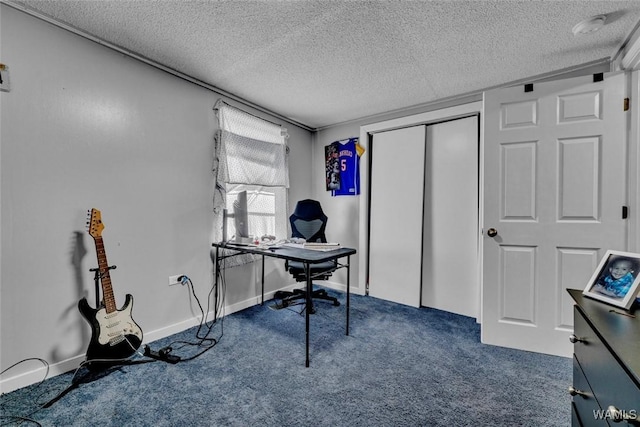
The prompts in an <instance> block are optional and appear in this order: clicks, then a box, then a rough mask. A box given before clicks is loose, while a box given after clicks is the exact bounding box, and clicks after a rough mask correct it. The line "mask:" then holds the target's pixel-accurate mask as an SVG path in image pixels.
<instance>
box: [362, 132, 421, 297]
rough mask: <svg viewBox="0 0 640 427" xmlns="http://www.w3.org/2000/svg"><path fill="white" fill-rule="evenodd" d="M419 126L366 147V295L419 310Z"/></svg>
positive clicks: (379, 137) (386, 135)
mask: <svg viewBox="0 0 640 427" xmlns="http://www.w3.org/2000/svg"><path fill="white" fill-rule="evenodd" d="M424 150H425V126H414V127H408V128H404V129H398V130H392V131H388V132H381V133H377V134H375V135H374V136H373V141H372V143H371V150H370V151H371V169H370V176H371V178H370V179H371V193H370V199H371V205H370V211H369V212H370V235H369V295H371V296H373V297H377V298H382V299H386V300H389V301H394V302H397V303H400V304H406V305H411V306H413V307H419V306H420V276H421V273H422V267H421V265H422V219H423V193H424V153H425V151H424Z"/></svg>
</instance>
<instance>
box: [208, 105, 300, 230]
mask: <svg viewBox="0 0 640 427" xmlns="http://www.w3.org/2000/svg"><path fill="white" fill-rule="evenodd" d="M215 110H216V111H217V115H218V121H219V124H220V131H219V132H218V134H217V135H216V155H215V158H214V174H215V177H216V191H215V194H214V212H215V213H216V215H215V218H216V226H215V227H214V236H213V238H214V241H220V240H221V239H222V209H225V208H226V209H227V210H228V212H230V213H231V212H233V202H234V201H235V200H236V197H237V194H238V193H239V192H241V191H247V207H248V211H249V218H248V219H249V234H250V235H252V236H257V237H261V236H264V235H270V236H275V237H276V238H278V239H284V238H286V236H287V217H288V211H287V188H288V187H289V168H288V162H287V146H286V139H287V137H288V135H287V133H286V129H283V128H282V127H281V126H280V125H277V124H274V123H271V122H268V121H266V120H263V119H261V118H258V117H255V116H253V115H251V114H249V113H247V112H245V111H242V110H239V109H237V108H235V107H232V106H230V105H228V104H226V103H224V102H223V101H218V102H217V103H216V107H215ZM227 227H228V228H227V236H228V237H231V236H233V235H234V234H235V227H234V224H233V221H228V222H227Z"/></svg>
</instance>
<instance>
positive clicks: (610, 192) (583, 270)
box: [482, 74, 627, 356]
mask: <svg viewBox="0 0 640 427" xmlns="http://www.w3.org/2000/svg"><path fill="white" fill-rule="evenodd" d="M624 97H625V76H624V75H623V74H617V75H610V76H605V79H604V81H600V82H594V78H593V77H592V76H585V77H577V78H572V79H566V80H559V81H554V82H547V83H540V84H535V85H534V86H533V91H531V92H525V91H524V90H523V86H518V87H512V88H506V89H497V90H493V91H489V92H487V93H485V101H484V102H485V114H484V120H485V123H484V129H485V138H484V141H485V154H484V173H485V175H484V227H483V228H484V236H483V242H484V248H483V257H484V259H483V273H484V274H483V295H482V310H483V311H482V342H484V343H487V344H495V345H501V346H506V347H513V348H518V349H523V350H529V351H536V352H542V353H548V354H556V355H564V356H570V355H571V353H572V345H571V344H570V342H569V340H568V337H569V334H570V331H571V330H572V328H573V320H572V319H573V317H572V301H571V300H570V297H569V296H568V294H567V292H566V289H567V288H576V289H583V288H584V287H585V286H586V284H587V282H588V280H589V278H590V277H591V274H592V273H593V271H594V269H595V268H596V266H597V263H598V261H599V260H600V258H601V256H602V255H603V254H604V251H606V250H607V249H617V250H626V238H625V237H626V221H625V220H623V219H622V215H621V211H622V206H623V205H626V182H627V177H626V175H625V171H626V165H627V160H626V159H627V156H626V154H627V144H626V141H627V138H626V129H627V126H626V114H627V113H625V112H624V111H623V100H624ZM490 228H493V229H495V230H496V231H497V235H494V236H493V237H491V236H489V235H488V234H487V232H488V230H489V229H490ZM492 234H493V233H492Z"/></svg>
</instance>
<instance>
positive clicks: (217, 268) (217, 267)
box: [213, 246, 220, 322]
mask: <svg viewBox="0 0 640 427" xmlns="http://www.w3.org/2000/svg"><path fill="white" fill-rule="evenodd" d="M213 275H214V276H215V279H214V284H213V288H214V292H213V321H214V322H215V321H217V320H218V275H220V248H218V247H217V246H216V261H215V267H214V271H213Z"/></svg>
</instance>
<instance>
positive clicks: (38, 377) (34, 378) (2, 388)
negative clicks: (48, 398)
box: [0, 281, 364, 394]
mask: <svg viewBox="0 0 640 427" xmlns="http://www.w3.org/2000/svg"><path fill="white" fill-rule="evenodd" d="M316 283H318V284H320V285H322V286H324V287H327V288H329V289H334V290H337V291H340V292H346V291H347V286H346V285H343V284H340V283H336V282H331V281H318V282H316ZM300 286H302V284H301V283H297V284H293V285H289V286H287V287H284V288H282V289H281V290H283V291H289V290H291V289H294V288H297V287H300ZM350 291H351V293H353V294H357V295H364V293H360V289H358V288H355V289H353V288H352V289H350ZM274 294H275V291H272V292H267V293H265V295H264V300H265V301H268V300H270V299H273V295H274ZM260 302H261V297H260V295H258V296H256V297H252V298H249V299H246V300H244V301H240V302H237V303H234V304H231V305H225V307H224V311H223V313H222V315H224V316H227V315H229V314H233V313H236V312H238V311H242V310H244V309H246V308H249V307H253V306H254V305H257V304H260ZM208 318H209V319H213V312H209V315H208ZM199 324H200V318H199V317H193V318H190V319H186V320H183V321H181V322H178V323H174V324H172V325H169V326H166V327H164V328H160V329H156V330H154V331H151V332H144V343H143V345H142V346H141V349H140V351H142V348H144V344H146V343H150V342H153V341H157V340H159V339H162V338H166V337H168V336H171V335H174V334H177V333H179V332H182V331H184V330H186V329H189V328H192V327H194V326H198V325H199ZM84 360H85V355H84V354H81V355H78V356H75V357H71V358H69V359H66V360H63V361H60V362H56V363H53V364H51V365H49V367H48V368H49V372H47V367H46V366H38V367H36V368H34V369H32V370H29V371H26V372H22V373H20V374H17V375H14V376H12V377H8V378H6V379H2V380H0V394H4V393H9V392H11V391H14V390H17V389H20V388H23V387H26V386H28V385H31V384H36V383H38V382H40V381H42V380H43V378H44V377H45V376H46V377H47V378H51V377H55V376H58V375H60V374H64V373H65V372H69V371H72V370H74V369H77V368H78V366H80V364H81V363H82V362H83V361H84ZM28 363H40V362H37V361H34V362H28ZM40 365H42V364H40Z"/></svg>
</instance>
